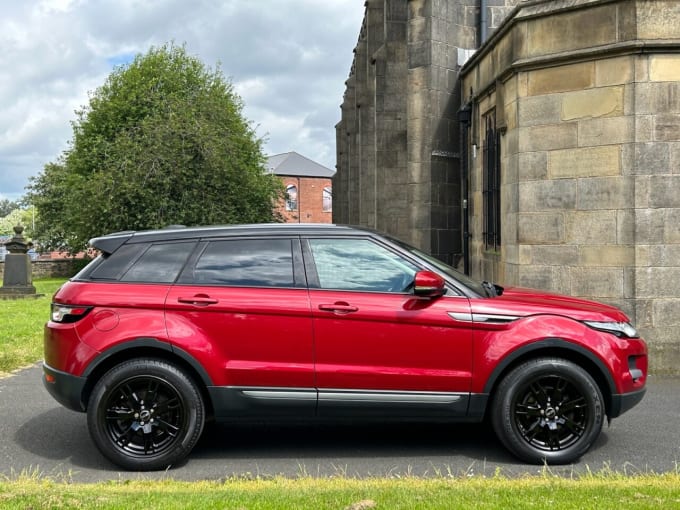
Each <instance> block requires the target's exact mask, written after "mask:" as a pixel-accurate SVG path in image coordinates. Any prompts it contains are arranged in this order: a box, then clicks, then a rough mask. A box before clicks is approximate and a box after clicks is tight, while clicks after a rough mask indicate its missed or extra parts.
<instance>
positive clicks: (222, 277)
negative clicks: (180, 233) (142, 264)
mask: <svg viewBox="0 0 680 510" xmlns="http://www.w3.org/2000/svg"><path fill="white" fill-rule="evenodd" d="M166 323H167V324H168V334H169V337H170V339H171V341H172V342H173V343H175V344H176V345H178V346H181V347H183V348H186V349H187V350H189V351H190V352H191V354H192V356H194V357H195V358H197V360H198V361H199V362H200V364H201V365H203V366H204V367H208V370H209V372H210V375H211V377H212V380H213V384H214V386H213V387H211V388H209V391H210V392H211V396H212V399H213V401H214V402H216V404H215V407H216V412H223V413H225V414H227V415H229V414H231V415H232V417H247V416H251V415H258V414H260V413H264V414H267V415H271V414H277V412H280V413H281V414H297V415H299V414H300V413H302V414H303V415H304V414H305V413H306V414H309V415H313V414H314V411H315V407H316V390H315V387H314V367H313V350H312V340H313V339H312V324H311V314H310V304H309V295H308V291H307V287H306V282H305V278H304V271H303V270H302V255H301V251H300V243H299V239H297V238H261V239H253V238H240V239H221V240H210V241H205V242H202V243H201V245H200V246H199V248H198V250H197V252H196V253H195V255H193V256H192V257H191V258H190V260H189V262H188V263H187V267H186V268H185V270H184V271H183V272H182V274H181V276H180V278H179V280H178V282H177V284H176V285H174V286H173V288H172V289H171V290H170V292H169V293H168V296H167V299H166Z"/></svg>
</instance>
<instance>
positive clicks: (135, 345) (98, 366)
mask: <svg viewBox="0 0 680 510" xmlns="http://www.w3.org/2000/svg"><path fill="white" fill-rule="evenodd" d="M134 358H156V359H162V360H165V361H168V362H170V363H174V364H175V365H177V366H178V367H180V368H182V369H183V370H184V371H185V372H186V373H187V375H188V376H190V377H191V378H192V379H194V381H195V382H196V384H197V385H198V387H199V389H200V391H201V395H202V396H203V402H204V405H205V408H206V414H207V415H208V416H212V414H213V407H212V401H211V399H210V395H209V393H208V389H207V388H208V386H212V385H213V383H212V379H211V378H210V376H209V375H208V372H206V370H205V369H204V368H203V366H202V365H201V364H200V363H199V362H198V361H197V360H196V359H195V358H194V357H193V356H192V355H191V354H189V353H188V352H187V351H185V350H184V349H181V348H179V347H177V346H174V345H172V344H169V343H168V342H164V341H162V340H158V339H156V338H136V339H134V340H130V341H127V342H123V343H120V344H118V345H116V346H114V347H111V348H109V349H107V350H106V351H105V352H102V353H101V354H100V355H99V356H97V357H96V358H95V359H94V360H93V361H92V362H91V363H90V364H89V365H88V367H87V368H86V369H85V371H84V372H83V375H82V376H83V377H85V378H86V380H87V382H86V383H85V386H84V387H83V392H82V396H81V402H82V403H83V409H84V410H87V402H88V401H89V399H90V394H91V393H92V390H93V389H94V386H95V385H96V384H97V381H98V380H99V379H100V378H101V377H102V376H103V375H104V374H105V373H106V372H108V371H109V370H110V369H111V368H113V367H114V366H116V365H118V364H120V363H123V362H125V361H128V360H130V359H134Z"/></svg>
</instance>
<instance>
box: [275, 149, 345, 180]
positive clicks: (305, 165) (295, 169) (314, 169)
mask: <svg viewBox="0 0 680 510" xmlns="http://www.w3.org/2000/svg"><path fill="white" fill-rule="evenodd" d="M267 170H269V171H270V172H271V173H273V174H276V175H293V176H295V177H326V178H331V177H333V176H334V175H335V170H331V169H330V168H326V167H325V166H323V165H320V164H319V163H316V162H315V161H312V160H311V159H309V158H306V157H304V156H301V155H300V154H298V153H297V152H284V153H283V154H275V155H274V156H269V158H267Z"/></svg>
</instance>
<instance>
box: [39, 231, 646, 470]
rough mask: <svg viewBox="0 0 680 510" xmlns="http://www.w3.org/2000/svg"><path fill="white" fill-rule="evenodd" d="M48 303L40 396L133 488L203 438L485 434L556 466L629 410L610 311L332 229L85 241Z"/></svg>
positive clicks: (624, 320)
mask: <svg viewBox="0 0 680 510" xmlns="http://www.w3.org/2000/svg"><path fill="white" fill-rule="evenodd" d="M91 246H92V247H93V248H95V249H96V250H98V251H99V253H100V255H99V256H98V257H97V258H96V259H95V260H93V261H92V262H91V263H90V264H89V265H88V266H87V267H85V269H83V270H82V271H81V272H80V273H79V274H77V275H76V276H75V277H73V278H72V279H71V280H70V281H68V282H66V283H65V284H64V285H63V286H62V287H61V288H60V289H59V290H58V291H57V292H56V294H55V295H54V298H53V303H52V310H51V318H50V320H49V322H48V323H47V324H46V327H45V362H44V374H43V382H44V384H45V386H46V388H47V390H48V391H49V393H50V394H51V395H52V396H53V397H54V398H55V399H56V400H57V401H59V402H60V403H61V404H63V405H64V406H66V407H68V408H71V409H75V410H77V411H82V412H86V413H87V422H88V428H89V431H90V434H91V436H92V439H93V441H94V443H95V444H96V446H97V447H98V448H99V450H100V451H101V453H102V454H103V455H104V456H105V457H107V458H108V459H109V460H111V461H112V462H114V463H115V464H117V465H119V466H121V467H123V468H125V469H130V470H156V469H165V468H167V467H168V466H172V465H175V464H177V463H178V462H179V461H181V460H182V459H183V458H185V457H186V456H187V455H188V454H189V453H190V452H191V449H192V448H193V447H194V445H195V444H196V442H197V441H198V439H199V437H200V435H201V432H202V430H203V426H204V423H205V422H206V420H208V419H215V420H218V421H222V420H232V421H251V420H252V421H262V420H276V421H282V420H287V419H292V420H304V421H309V420H341V419H352V420H359V419H363V420H379V421H389V420H402V421H419V420H420V421H422V420H431V421H435V420H437V421H442V420H444V421H452V422H455V421H475V422H476V421H482V420H483V419H485V418H488V419H489V420H490V422H491V424H492V425H493V429H494V430H495V432H496V434H497V435H498V437H499V438H500V440H501V442H502V443H503V444H504V445H505V446H506V447H507V448H508V449H509V450H510V451H511V452H512V453H513V454H515V455H516V456H517V457H519V458H520V459H522V460H524V461H526V462H532V463H543V462H547V463H552V464H560V463H569V462H573V461H575V460H577V459H578V458H579V457H581V456H582V455H583V454H584V453H585V452H586V451H587V450H588V448H589V447H590V446H591V445H592V444H593V442H594V441H595V439H596V438H597V437H598V434H599V433H600V430H601V428H602V424H603V421H604V419H605V418H606V417H609V418H614V417H617V416H619V415H620V414H622V413H623V412H625V411H626V410H628V409H630V408H631V407H633V406H634V405H635V404H637V403H638V402H639V401H640V399H641V398H642V397H643V395H644V392H645V382H646V378H647V347H646V345H645V342H644V341H643V340H642V339H641V338H640V337H639V336H638V334H637V332H636V330H635V328H634V327H633V326H632V325H631V324H630V321H629V319H628V317H627V316H626V315H625V314H624V313H623V312H622V311H620V310H619V309H617V308H615V307H612V306H608V305H604V304H600V303H595V302H592V301H585V300H582V299H576V298H572V297H567V296H562V295H558V294H551V293H547V292H541V291H536V290H528V289H521V288H502V287H500V286H498V285H495V284H491V283H488V282H482V283H479V282H476V281H473V280H471V279H470V278H468V277H467V276H465V275H463V274H461V273H459V272H457V271H456V270H454V269H453V268H451V267H449V266H447V265H446V264H444V263H442V262H440V261H438V260H436V259H434V258H432V257H430V256H428V255H426V254H425V253H422V252H420V251H418V250H416V249H414V248H412V247H410V246H407V245H406V244H404V243H402V242H400V241H398V240H396V239H393V238H390V237H387V236H384V235H381V234H378V233H376V232H374V231H371V230H365V229H359V228H352V227H347V226H338V225H297V224H293V225H291V224H278V225H240V226H217V227H201V228H182V227H173V228H169V229H163V230H155V231H144V232H120V233H115V234H110V235H106V236H103V237H98V238H96V239H93V240H92V241H91Z"/></svg>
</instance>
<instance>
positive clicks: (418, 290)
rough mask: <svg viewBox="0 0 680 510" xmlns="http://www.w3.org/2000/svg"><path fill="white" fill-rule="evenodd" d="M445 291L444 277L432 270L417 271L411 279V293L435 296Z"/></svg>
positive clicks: (441, 294) (429, 296) (421, 295)
mask: <svg viewBox="0 0 680 510" xmlns="http://www.w3.org/2000/svg"><path fill="white" fill-rule="evenodd" d="M445 292H446V284H445V282H444V278H442V277H441V276H439V275H438V274H437V273H433V272H432V271H418V272H417V273H416V275H415V278H414V280H413V293H414V294H415V295H416V296H420V297H427V298H436V297H439V296H443V295H444V293H445Z"/></svg>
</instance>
